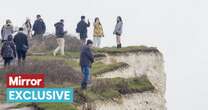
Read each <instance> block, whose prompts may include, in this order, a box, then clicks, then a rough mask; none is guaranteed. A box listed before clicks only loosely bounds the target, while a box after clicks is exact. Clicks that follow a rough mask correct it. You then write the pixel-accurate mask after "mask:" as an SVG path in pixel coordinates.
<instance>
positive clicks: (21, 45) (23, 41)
mask: <svg viewBox="0 0 208 110" xmlns="http://www.w3.org/2000/svg"><path fill="white" fill-rule="evenodd" d="M14 43H15V45H16V51H17V57H18V64H19V65H20V64H23V65H24V63H25V59H26V53H27V50H28V49H29V45H28V40H27V35H26V34H24V32H23V28H19V32H18V33H17V34H16V35H15V36H14Z"/></svg>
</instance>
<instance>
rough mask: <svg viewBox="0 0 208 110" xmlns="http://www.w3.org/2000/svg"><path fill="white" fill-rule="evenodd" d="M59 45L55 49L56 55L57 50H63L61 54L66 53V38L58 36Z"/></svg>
mask: <svg viewBox="0 0 208 110" xmlns="http://www.w3.org/2000/svg"><path fill="white" fill-rule="evenodd" d="M57 43H58V47H57V48H56V49H55V50H54V53H53V54H54V56H56V54H57V52H58V51H59V50H61V55H64V46H65V40H64V38H57Z"/></svg>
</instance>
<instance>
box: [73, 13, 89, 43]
mask: <svg viewBox="0 0 208 110" xmlns="http://www.w3.org/2000/svg"><path fill="white" fill-rule="evenodd" d="M88 27H90V21H89V20H88V23H86V22H85V16H81V21H80V22H79V23H78V24H77V28H76V32H77V33H79V35H80V40H81V42H82V45H84V44H85V43H86V39H87V28H88Z"/></svg>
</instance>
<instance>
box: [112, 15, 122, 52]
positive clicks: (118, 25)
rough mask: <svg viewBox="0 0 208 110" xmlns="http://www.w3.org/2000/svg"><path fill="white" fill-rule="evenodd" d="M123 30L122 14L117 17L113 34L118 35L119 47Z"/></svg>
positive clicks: (118, 46)
mask: <svg viewBox="0 0 208 110" xmlns="http://www.w3.org/2000/svg"><path fill="white" fill-rule="evenodd" d="M122 32H123V21H122V18H121V16H118V17H117V22H116V26H115V29H114V32H113V34H114V35H116V42H117V48H121V34H122Z"/></svg>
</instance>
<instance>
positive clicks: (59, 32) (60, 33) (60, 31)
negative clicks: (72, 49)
mask: <svg viewBox="0 0 208 110" xmlns="http://www.w3.org/2000/svg"><path fill="white" fill-rule="evenodd" d="M54 26H55V30H56V40H57V43H58V47H57V48H56V49H55V50H54V52H53V55H54V56H56V54H57V52H58V51H59V50H60V51H61V55H62V56H64V46H65V40H64V35H65V34H66V33H67V31H64V20H63V19H61V20H60V21H59V22H57V23H56V24H54Z"/></svg>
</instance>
